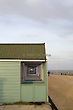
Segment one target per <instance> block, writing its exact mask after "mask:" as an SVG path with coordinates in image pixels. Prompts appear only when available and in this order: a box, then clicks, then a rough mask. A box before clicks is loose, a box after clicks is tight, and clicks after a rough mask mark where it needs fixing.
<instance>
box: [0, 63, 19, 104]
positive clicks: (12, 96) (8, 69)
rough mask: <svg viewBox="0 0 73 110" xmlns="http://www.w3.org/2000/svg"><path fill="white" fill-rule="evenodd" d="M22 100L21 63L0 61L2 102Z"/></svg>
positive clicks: (0, 97)
mask: <svg viewBox="0 0 73 110" xmlns="http://www.w3.org/2000/svg"><path fill="white" fill-rule="evenodd" d="M17 101H20V63H19V62H0V104H3V103H14V102H17Z"/></svg>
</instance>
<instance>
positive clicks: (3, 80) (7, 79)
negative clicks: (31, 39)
mask: <svg viewBox="0 0 73 110" xmlns="http://www.w3.org/2000/svg"><path fill="white" fill-rule="evenodd" d="M47 101H48V79H47V60H46V52H45V44H44V43H40V44H19V43H13V44H12V43H11V44H0V104H4V103H15V102H47Z"/></svg>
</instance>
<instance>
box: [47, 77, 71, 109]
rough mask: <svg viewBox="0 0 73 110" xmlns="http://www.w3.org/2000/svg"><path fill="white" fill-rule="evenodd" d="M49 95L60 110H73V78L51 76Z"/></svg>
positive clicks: (49, 78)
mask: <svg viewBox="0 0 73 110" xmlns="http://www.w3.org/2000/svg"><path fill="white" fill-rule="evenodd" d="M48 95H49V96H50V97H51V99H52V100H53V102H54V103H55V105H56V106H57V108H58V109H59V110H73V76H67V75H50V76H49V77H48Z"/></svg>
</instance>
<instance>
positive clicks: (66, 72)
mask: <svg viewBox="0 0 73 110" xmlns="http://www.w3.org/2000/svg"><path fill="white" fill-rule="evenodd" d="M48 72H50V73H52V74H61V73H62V74H72V75H73V70H48Z"/></svg>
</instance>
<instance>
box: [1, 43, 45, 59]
mask: <svg viewBox="0 0 73 110" xmlns="http://www.w3.org/2000/svg"><path fill="white" fill-rule="evenodd" d="M0 59H24V60H44V59H46V54H45V44H44V43H43V44H0Z"/></svg>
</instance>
